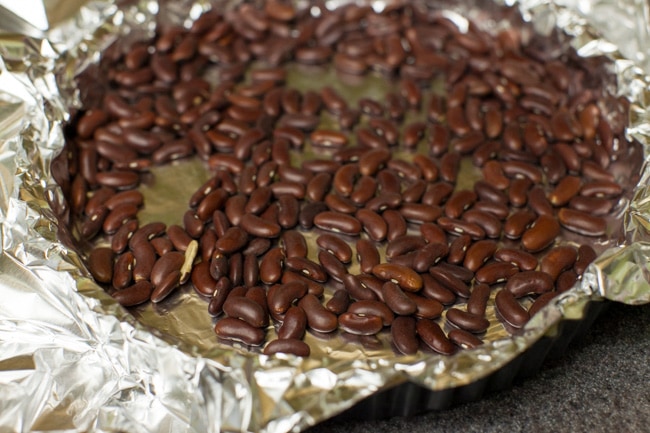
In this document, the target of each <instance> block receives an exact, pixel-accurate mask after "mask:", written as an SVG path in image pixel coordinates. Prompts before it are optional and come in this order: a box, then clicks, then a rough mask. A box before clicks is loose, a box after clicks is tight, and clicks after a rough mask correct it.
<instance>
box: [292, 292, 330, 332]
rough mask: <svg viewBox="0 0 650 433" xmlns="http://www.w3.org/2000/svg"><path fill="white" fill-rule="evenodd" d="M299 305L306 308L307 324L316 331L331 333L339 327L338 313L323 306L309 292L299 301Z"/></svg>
mask: <svg viewBox="0 0 650 433" xmlns="http://www.w3.org/2000/svg"><path fill="white" fill-rule="evenodd" d="M298 305H299V306H300V307H301V308H302V309H303V310H305V314H306V315H307V326H309V327H310V328H311V329H313V330H314V331H317V332H322V333H329V332H332V331H334V330H336V329H337V327H338V320H337V317H336V315H335V314H333V313H332V312H331V311H328V310H327V309H326V308H325V307H323V305H322V304H321V303H320V301H319V300H318V298H317V297H316V296H314V295H312V294H311V293H308V294H307V295H305V296H304V297H303V298H302V299H301V300H300V301H299V303H298Z"/></svg>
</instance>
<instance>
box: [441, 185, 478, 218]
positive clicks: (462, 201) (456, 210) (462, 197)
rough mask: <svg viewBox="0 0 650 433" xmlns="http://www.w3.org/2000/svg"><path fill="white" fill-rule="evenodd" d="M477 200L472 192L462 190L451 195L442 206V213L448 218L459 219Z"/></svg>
mask: <svg viewBox="0 0 650 433" xmlns="http://www.w3.org/2000/svg"><path fill="white" fill-rule="evenodd" d="M476 199H477V195H476V193H475V192H474V191H471V190H467V189H463V190H459V191H457V192H455V193H453V194H452V195H451V196H450V197H449V199H448V200H447V202H446V203H445V206H444V213H445V215H446V216H448V217H449V218H460V216H461V215H462V214H463V212H464V211H465V210H467V209H468V208H469V207H470V206H472V204H474V202H475V201H476Z"/></svg>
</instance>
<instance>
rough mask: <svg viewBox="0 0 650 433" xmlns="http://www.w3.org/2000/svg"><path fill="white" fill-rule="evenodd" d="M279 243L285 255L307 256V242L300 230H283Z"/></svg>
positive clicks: (289, 256)
mask: <svg viewBox="0 0 650 433" xmlns="http://www.w3.org/2000/svg"><path fill="white" fill-rule="evenodd" d="M279 244H280V247H281V248H282V251H283V253H284V256H285V257H288V258H291V257H302V258H304V257H307V242H306V240H305V237H304V236H303V235H302V234H301V233H300V232H297V231H295V230H287V231H285V232H283V233H282V236H281V238H280V243H279Z"/></svg>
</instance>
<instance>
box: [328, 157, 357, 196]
mask: <svg viewBox="0 0 650 433" xmlns="http://www.w3.org/2000/svg"><path fill="white" fill-rule="evenodd" d="M358 175H359V166H358V164H345V165H343V166H341V168H339V169H338V170H337V171H336V173H334V178H333V179H332V185H333V186H334V190H335V191H336V192H337V193H338V194H339V195H341V196H343V197H348V196H349V195H350V194H351V193H352V190H353V189H354V183H355V179H356V177H357V176H358Z"/></svg>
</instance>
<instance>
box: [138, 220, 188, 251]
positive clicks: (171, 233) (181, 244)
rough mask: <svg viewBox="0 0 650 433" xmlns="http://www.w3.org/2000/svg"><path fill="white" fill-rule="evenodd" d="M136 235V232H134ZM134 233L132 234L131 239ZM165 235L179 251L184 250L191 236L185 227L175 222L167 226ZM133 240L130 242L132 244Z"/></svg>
mask: <svg viewBox="0 0 650 433" xmlns="http://www.w3.org/2000/svg"><path fill="white" fill-rule="evenodd" d="M136 235H137V233H136ZM136 235H133V238H131V239H132V240H133V239H134V238H135V236H136ZM167 236H168V237H169V240H171V241H172V244H174V248H176V249H177V250H179V251H185V250H186V249H187V246H188V245H189V244H190V242H192V237H191V236H190V235H189V234H188V233H187V232H186V231H185V229H184V228H183V227H181V226H179V225H177V224H172V225H170V226H169V227H167ZM133 243H134V242H131V244H133Z"/></svg>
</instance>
